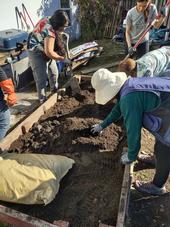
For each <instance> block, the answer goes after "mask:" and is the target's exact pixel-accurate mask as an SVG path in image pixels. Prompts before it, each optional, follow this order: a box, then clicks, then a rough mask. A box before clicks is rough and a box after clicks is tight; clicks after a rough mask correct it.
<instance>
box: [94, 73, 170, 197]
mask: <svg viewBox="0 0 170 227" xmlns="http://www.w3.org/2000/svg"><path fill="white" fill-rule="evenodd" d="M127 80H128V77H127V75H126V74H125V73H124V72H116V73H111V72H110V71H108V70H107V69H100V70H98V71H97V72H95V73H94V74H93V76H92V80H91V83H92V86H93V88H94V89H95V99H96V103H98V104H102V105H104V104H106V103H107V102H109V101H110V100H112V99H114V98H115V97H117V96H118V99H117V100H118V101H117V103H116V104H115V106H114V107H113V109H112V110H111V112H110V113H109V115H108V116H107V117H106V118H105V119H104V120H103V121H102V122H101V123H100V124H97V125H93V126H92V129H91V132H92V133H100V132H102V130H103V129H105V128H106V127H108V126H109V125H110V124H112V123H117V122H118V120H119V119H120V118H123V120H124V125H125V128H126V134H127V144H128V150H127V152H126V153H124V154H122V156H121V162H122V164H130V163H132V162H133V161H135V160H136V159H137V156H138V153H139V150H140V147H141V129H142V127H143V116H144V113H147V112H151V111H153V110H155V109H156V108H157V107H159V105H160V102H161V99H160V97H159V95H157V94H156V92H152V91H134V92H131V93H128V94H127V95H124V96H120V93H121V89H122V87H123V86H124V84H125V83H126V81H127ZM169 149H170V148H169V147H166V148H165V152H162V154H164V153H166V156H165V155H163V158H162V159H163V161H162V162H165V163H167V165H166V164H165V163H164V166H165V170H162V169H161V170H160V169H159V170H158V169H157V170H156V172H157V173H156V175H155V176H156V179H155V178H154V180H153V182H154V183H147V184H145V183H141V182H138V183H137V185H136V188H137V189H139V190H141V191H142V190H143V191H145V192H148V193H151V194H154V195H160V194H163V193H165V192H166V189H165V187H164V184H165V182H166V180H167V175H169V170H170V152H169ZM167 160H168V161H167ZM160 172H161V173H160Z"/></svg>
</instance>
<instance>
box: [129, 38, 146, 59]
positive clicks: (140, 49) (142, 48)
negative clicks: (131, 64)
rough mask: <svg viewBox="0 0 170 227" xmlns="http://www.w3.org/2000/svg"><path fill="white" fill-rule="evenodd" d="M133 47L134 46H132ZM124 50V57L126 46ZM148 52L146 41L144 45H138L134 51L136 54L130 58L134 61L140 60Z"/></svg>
mask: <svg viewBox="0 0 170 227" xmlns="http://www.w3.org/2000/svg"><path fill="white" fill-rule="evenodd" d="M132 46H134V45H132ZM125 49H126V51H125V52H126V55H127V54H128V47H127V44H126V46H125ZM148 52H149V41H146V42H144V43H141V44H139V46H138V47H137V49H136V52H135V53H134V54H133V55H132V56H130V57H131V58H134V59H139V58H141V57H142V56H143V55H144V54H146V53H148Z"/></svg>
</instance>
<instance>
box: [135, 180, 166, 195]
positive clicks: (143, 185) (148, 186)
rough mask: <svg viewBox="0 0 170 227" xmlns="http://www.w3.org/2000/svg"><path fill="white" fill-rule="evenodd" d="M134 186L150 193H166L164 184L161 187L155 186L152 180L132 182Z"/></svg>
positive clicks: (138, 189)
mask: <svg viewBox="0 0 170 227" xmlns="http://www.w3.org/2000/svg"><path fill="white" fill-rule="evenodd" d="M134 187H135V189H136V190H137V191H139V192H143V193H147V194H150V195H154V196H158V195H163V194H165V193H166V188H165V186H164V187H162V188H159V187H157V186H156V185H154V184H153V183H152V182H145V181H138V180H137V181H136V182H135V183H134Z"/></svg>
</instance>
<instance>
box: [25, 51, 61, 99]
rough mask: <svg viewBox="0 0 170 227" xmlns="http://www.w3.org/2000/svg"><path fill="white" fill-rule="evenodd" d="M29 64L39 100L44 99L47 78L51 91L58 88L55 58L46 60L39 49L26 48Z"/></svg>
mask: <svg viewBox="0 0 170 227" xmlns="http://www.w3.org/2000/svg"><path fill="white" fill-rule="evenodd" d="M28 57H29V61H30V66H31V68H32V71H33V76H34V80H35V83H36V87H37V92H38V98H39V100H40V101H43V100H45V99H46V84H47V79H49V84H50V89H51V91H55V90H56V89H57V88H58V68H57V64H56V61H55V60H52V59H50V60H47V59H45V57H43V55H42V53H41V52H40V51H32V50H28Z"/></svg>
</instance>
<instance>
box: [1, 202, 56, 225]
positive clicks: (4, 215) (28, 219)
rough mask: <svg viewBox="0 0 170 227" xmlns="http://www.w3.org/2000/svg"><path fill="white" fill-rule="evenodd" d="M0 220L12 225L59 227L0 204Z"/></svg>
mask: <svg viewBox="0 0 170 227" xmlns="http://www.w3.org/2000/svg"><path fill="white" fill-rule="evenodd" d="M0 220H1V221H3V222H4V223H7V224H11V225H12V226H18V227H19V226H22V227H35V226H36V227H42V226H46V227H59V226H58V225H55V224H51V223H49V222H46V221H44V220H42V219H38V218H35V217H32V216H30V215H27V214H24V213H21V212H19V211H16V210H13V209H11V208H7V207H5V206H2V205H0Z"/></svg>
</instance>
